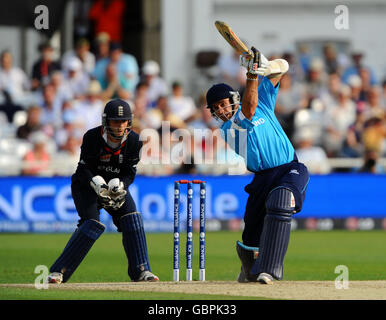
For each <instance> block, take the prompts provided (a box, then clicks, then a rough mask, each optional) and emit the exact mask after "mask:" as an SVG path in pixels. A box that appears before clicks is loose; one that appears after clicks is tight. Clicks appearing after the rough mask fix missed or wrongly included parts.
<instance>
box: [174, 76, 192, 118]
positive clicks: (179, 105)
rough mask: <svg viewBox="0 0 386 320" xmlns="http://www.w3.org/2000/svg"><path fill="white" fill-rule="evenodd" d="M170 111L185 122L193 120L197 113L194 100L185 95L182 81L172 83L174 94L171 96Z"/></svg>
mask: <svg viewBox="0 0 386 320" xmlns="http://www.w3.org/2000/svg"><path fill="white" fill-rule="evenodd" d="M169 106H170V111H171V112H172V113H174V114H175V115H176V116H177V117H179V118H180V119H181V120H183V121H185V122H189V121H190V120H192V117H193V116H194V114H195V113H196V106H195V104H194V101H193V99H192V98H191V97H189V96H184V88H183V86H182V84H181V83H179V82H174V83H173V84H172V95H171V96H170V97H169Z"/></svg>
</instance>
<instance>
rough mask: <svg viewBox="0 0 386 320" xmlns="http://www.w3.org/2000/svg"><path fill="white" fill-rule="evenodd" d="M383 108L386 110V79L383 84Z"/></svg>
mask: <svg viewBox="0 0 386 320" xmlns="http://www.w3.org/2000/svg"><path fill="white" fill-rule="evenodd" d="M382 106H383V107H384V108H385V109H386V79H385V80H383V83H382Z"/></svg>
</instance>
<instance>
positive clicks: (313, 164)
mask: <svg viewBox="0 0 386 320" xmlns="http://www.w3.org/2000/svg"><path fill="white" fill-rule="evenodd" d="M294 140H295V143H296V145H297V148H296V151H295V152H296V155H297V156H298V159H299V161H301V162H303V163H304V164H305V165H306V166H307V169H308V171H309V172H311V173H316V174H326V173H329V172H330V171H331V167H330V164H329V162H328V158H327V154H326V152H325V151H324V150H323V149H322V148H321V147H319V146H315V145H314V142H313V133H312V131H310V130H307V129H304V130H300V131H299V132H297V133H296V136H295V138H294Z"/></svg>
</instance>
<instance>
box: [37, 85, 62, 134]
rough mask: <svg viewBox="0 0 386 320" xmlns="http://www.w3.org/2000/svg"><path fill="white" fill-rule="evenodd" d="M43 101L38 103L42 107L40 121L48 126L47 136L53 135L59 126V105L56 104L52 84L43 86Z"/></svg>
mask: <svg viewBox="0 0 386 320" xmlns="http://www.w3.org/2000/svg"><path fill="white" fill-rule="evenodd" d="M42 94H43V101H42V103H41V104H40V105H39V106H40V107H42V115H41V122H42V125H43V126H46V127H47V128H48V127H50V128H51V129H50V131H51V133H49V134H48V135H49V136H52V135H53V132H54V130H56V129H57V128H59V127H60V125H61V107H62V106H61V105H59V104H58V101H57V100H56V92H55V87H54V86H53V85H52V84H47V85H45V86H44V87H43V92H42Z"/></svg>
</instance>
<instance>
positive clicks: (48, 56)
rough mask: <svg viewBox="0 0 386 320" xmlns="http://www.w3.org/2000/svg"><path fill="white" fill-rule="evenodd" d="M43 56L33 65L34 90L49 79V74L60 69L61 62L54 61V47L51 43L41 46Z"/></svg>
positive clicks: (32, 84)
mask: <svg viewBox="0 0 386 320" xmlns="http://www.w3.org/2000/svg"><path fill="white" fill-rule="evenodd" d="M39 50H40V53H41V57H40V59H39V60H38V61H37V62H35V63H34V65H33V67H32V83H31V87H32V90H36V89H38V88H40V87H42V86H44V85H45V84H47V83H48V81H49V76H50V75H51V73H52V72H53V71H55V70H60V69H61V68H60V64H59V63H58V62H56V61H54V49H53V48H52V46H51V45H50V44H49V43H44V44H42V45H41V46H40V47H39Z"/></svg>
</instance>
